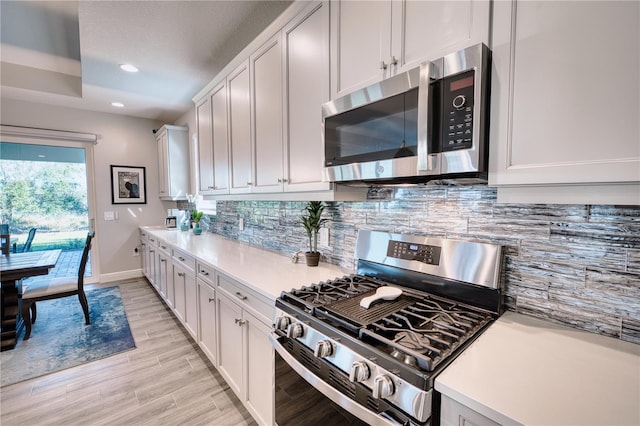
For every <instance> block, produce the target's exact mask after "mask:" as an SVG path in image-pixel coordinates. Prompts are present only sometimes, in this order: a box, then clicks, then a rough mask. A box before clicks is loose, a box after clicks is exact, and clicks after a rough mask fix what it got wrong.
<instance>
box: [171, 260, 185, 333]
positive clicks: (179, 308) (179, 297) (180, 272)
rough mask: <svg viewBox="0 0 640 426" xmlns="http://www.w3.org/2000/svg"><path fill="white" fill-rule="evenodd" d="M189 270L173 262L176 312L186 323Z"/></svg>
mask: <svg viewBox="0 0 640 426" xmlns="http://www.w3.org/2000/svg"><path fill="white" fill-rule="evenodd" d="M186 281H187V271H186V269H185V268H184V267H183V266H181V265H179V264H177V263H174V264H173V286H174V296H175V301H174V305H173V308H174V312H175V314H176V316H177V317H178V319H179V320H180V321H181V322H182V323H183V324H184V322H185V313H186V303H185V297H186V295H185V291H186Z"/></svg>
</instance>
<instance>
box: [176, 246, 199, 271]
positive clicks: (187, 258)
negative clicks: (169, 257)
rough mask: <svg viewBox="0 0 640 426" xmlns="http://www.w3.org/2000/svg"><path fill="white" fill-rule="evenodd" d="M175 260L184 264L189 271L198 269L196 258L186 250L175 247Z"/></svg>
mask: <svg viewBox="0 0 640 426" xmlns="http://www.w3.org/2000/svg"><path fill="white" fill-rule="evenodd" d="M173 261H174V262H175V263H178V264H180V265H182V266H184V267H185V268H186V269H187V270H188V271H189V272H193V273H195V271H196V259H195V258H194V257H193V256H191V255H190V254H188V253H187V252H185V251H182V250H180V249H175V248H174V249H173Z"/></svg>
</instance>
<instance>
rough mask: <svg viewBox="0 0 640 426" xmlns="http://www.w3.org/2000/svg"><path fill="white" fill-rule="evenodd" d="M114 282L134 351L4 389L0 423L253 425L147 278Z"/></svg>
mask: <svg viewBox="0 0 640 426" xmlns="http://www.w3.org/2000/svg"><path fill="white" fill-rule="evenodd" d="M116 284H119V285H120V292H121V294H122V300H123V302H124V306H125V310H126V312H127V318H128V320H129V325H130V326H131V332H132V333H133V337H134V339H135V342H136V346H137V347H136V349H134V350H131V351H127V352H123V353H121V354H117V355H114V356H111V357H109V358H105V359H102V360H99V361H94V362H91V363H88V364H84V365H81V366H78V367H74V368H70V369H68V370H64V371H60V372H57V373H53V374H49V375H47V376H43V377H40V378H35V379H32V380H28V381H25V382H22V383H16V384H15V385H11V386H6V387H4V388H2V389H0V424H2V426H14V425H28V426H31V425H65V426H67V425H83V426H86V425H190V426H191V425H255V422H254V421H253V419H252V417H251V416H250V415H249V413H248V412H247V411H246V410H245V408H244V407H243V406H242V404H241V403H240V401H239V400H238V399H237V398H236V396H235V395H234V394H233V391H231V389H229V386H228V385H227V384H226V382H225V381H224V379H223V378H222V377H221V376H220V374H219V373H218V372H217V371H216V369H215V368H214V367H213V365H212V364H211V363H210V362H209V360H208V359H207V358H206V356H205V355H204V354H203V353H202V351H201V350H200V349H199V348H198V346H197V345H196V344H195V343H193V341H192V339H191V338H190V337H188V335H187V333H186V331H184V329H183V328H182V326H181V325H180V324H179V323H178V322H177V320H176V319H175V318H174V317H173V315H172V313H171V312H170V311H169V310H168V309H167V308H166V307H165V305H164V304H163V302H162V301H161V300H160V299H159V297H158V296H157V295H156V293H155V291H154V290H153V288H152V287H151V286H150V285H149V283H148V282H147V281H146V280H145V279H138V280H131V281H126V282H124V281H123V282H120V283H109V284H107V285H100V286H102V287H110V286H113V285H116ZM37 332H38V331H37V327H36V328H34V329H33V333H37Z"/></svg>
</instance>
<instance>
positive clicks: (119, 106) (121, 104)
mask: <svg viewBox="0 0 640 426" xmlns="http://www.w3.org/2000/svg"><path fill="white" fill-rule="evenodd" d="M111 105H112V106H114V107H118V108H124V104H123V103H122V102H111Z"/></svg>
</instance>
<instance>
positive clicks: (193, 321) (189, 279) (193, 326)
mask: <svg viewBox="0 0 640 426" xmlns="http://www.w3.org/2000/svg"><path fill="white" fill-rule="evenodd" d="M184 305H185V307H184V325H185V327H186V328H187V331H188V332H189V334H191V336H193V338H194V339H197V338H198V290H197V286H196V276H195V275H194V274H193V273H192V272H186V273H185V280H184Z"/></svg>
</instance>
